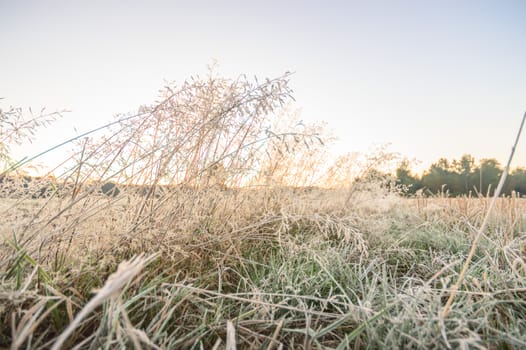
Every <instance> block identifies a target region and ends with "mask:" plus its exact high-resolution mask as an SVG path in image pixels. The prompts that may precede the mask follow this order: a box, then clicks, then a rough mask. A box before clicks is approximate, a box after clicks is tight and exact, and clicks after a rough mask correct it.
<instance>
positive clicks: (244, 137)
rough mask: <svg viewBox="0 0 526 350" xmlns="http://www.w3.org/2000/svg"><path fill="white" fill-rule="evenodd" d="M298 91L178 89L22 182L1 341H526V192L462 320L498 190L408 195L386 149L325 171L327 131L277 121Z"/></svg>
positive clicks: (5, 279) (509, 207) (503, 219)
mask: <svg viewBox="0 0 526 350" xmlns="http://www.w3.org/2000/svg"><path fill="white" fill-rule="evenodd" d="M289 94H290V90H289V89H288V87H287V76H285V77H281V78H278V79H276V80H268V81H266V82H263V83H258V82H256V83H251V82H249V81H247V80H246V79H245V78H243V77H241V78H240V79H238V80H234V81H232V80H226V79H220V78H217V77H214V76H213V74H211V75H210V76H209V77H207V78H205V79H200V78H196V79H195V80H193V81H191V82H189V83H185V84H183V85H182V86H179V87H176V86H169V87H167V88H166V89H165V90H163V93H162V98H161V101H160V102H159V103H157V104H156V105H154V106H152V107H144V108H142V109H141V111H140V112H139V113H137V114H134V115H130V116H126V117H120V118H121V119H119V120H118V121H117V122H115V123H114V124H112V126H110V127H109V128H108V129H106V133H105V134H104V135H102V136H101V137H98V138H93V139H86V140H84V139H83V140H80V141H79V143H78V148H77V149H78V152H76V153H75V154H74V155H73V156H72V157H71V158H70V159H69V160H68V161H66V162H65V163H64V164H63V166H62V168H61V169H63V174H61V175H59V176H57V177H56V178H53V179H48V178H45V179H43V180H41V181H40V182H34V181H32V182H29V183H27V181H26V182H25V183H24V180H23V178H19V177H18V178H17V177H11V178H10V180H9V181H6V180H5V179H4V181H3V182H2V184H1V186H0V187H1V191H0V192H1V193H2V196H3V198H2V199H1V200H0V220H1V222H2V223H3V225H1V226H0V230H1V231H0V237H2V238H3V240H2V241H1V242H0V243H1V245H0V277H1V280H2V284H1V287H0V288H1V289H0V299H1V300H0V317H1V322H0V347H11V348H12V349H21V348H31V349H45V348H51V347H53V346H54V347H55V348H56V349H58V348H78V349H95V348H107V349H113V348H139V349H140V348H144V349H150V348H151V349H157V348H160V349H165V348H167V349H179V348H182V349H204V348H213V349H234V348H239V349H241V348H247V349H249V348H258V349H259V348H263V349H282V348H299V349H313V348H319V349H325V348H338V349H344V348H349V347H354V348H422V349H427V348H466V349H467V348H511V349H515V348H516V349H518V348H524V347H526V340H525V339H524V334H526V321H525V320H526V302H525V301H524V300H526V298H525V297H526V261H525V247H526V235H524V232H525V230H526V219H525V218H524V212H525V206H526V201H525V200H523V199H519V198H503V199H499V200H498V201H497V205H496V208H495V210H494V211H493V213H492V215H491V216H490V219H489V224H488V227H487V229H486V230H485V231H484V235H483V236H482V239H481V242H480V244H479V245H478V249H477V250H476V251H475V253H474V255H473V262H472V264H471V265H470V266H469V267H468V270H467V273H466V276H465V278H464V279H463V283H462V285H461V286H460V289H459V291H458V294H457V296H456V298H455V300H454V302H453V304H452V308H451V311H450V314H449V316H448V317H447V318H446V319H445V320H444V319H443V318H441V317H440V313H441V310H442V309H443V307H444V305H445V303H446V301H447V298H448V296H449V295H450V292H451V286H452V285H453V283H454V282H455V281H456V279H457V278H458V275H459V272H460V269H461V267H462V263H463V262H464V261H465V259H466V256H467V255H468V252H469V250H470V245H471V242H472V240H473V238H474V236H475V234H476V232H477V228H478V227H480V224H481V222H482V220H483V218H484V215H485V214H486V211H487V208H488V205H489V199H488V198H458V199H451V198H425V197H420V198H411V199H407V198H402V197H401V196H399V193H398V190H397V189H396V188H394V187H393V186H390V185H389V183H388V182H389V179H386V178H380V179H379V178H376V177H374V176H371V174H372V172H371V169H373V168H374V167H376V166H378V165H381V164H383V163H385V162H389V161H391V160H392V157H391V156H390V155H385V153H384V154H381V156H377V155H374V156H371V157H365V158H363V159H361V160H360V159H359V158H356V157H354V156H346V157H342V158H340V159H338V160H337V161H336V162H335V163H334V164H332V165H331V164H324V160H326V158H324V157H325V155H326V153H325V152H326V151H325V148H324V147H323V142H321V140H320V139H319V137H320V133H321V132H322V129H320V128H319V127H318V126H301V125H300V126H298V125H296V126H297V127H298V128H297V129H294V128H293V129H292V130H284V129H280V128H281V126H279V127H277V128H275V129H272V125H273V123H274V121H275V120H274V119H273V117H275V116H279V115H280V113H282V112H281V111H282V109H281V107H282V105H284V104H285V103H286V100H287V98H288V97H289ZM278 124H279V123H278ZM293 124H294V123H289V124H287V125H288V127H289V128H290V127H294V125H293ZM117 126H118V127H117ZM360 161H361V163H360ZM325 163H326V161H325ZM358 163H360V164H358ZM321 165H323V167H321ZM298 169H301V171H299V170H298ZM358 177H359V178H360V179H361V180H360V181H357V182H356V181H354V180H356V178H358ZM108 181H113V182H115V183H118V187H119V193H118V195H116V196H111V195H110V196H108V195H104V194H102V193H100V188H101V186H102V185H104V184H106V183H107V182H108ZM353 181H354V182H353ZM291 182H292V184H293V185H297V186H302V187H299V188H298V187H293V186H285V185H284V184H290V183H291ZM350 184H352V185H350ZM315 185H317V186H315ZM43 186H45V188H46V189H47V191H42V188H43ZM330 186H333V187H337V189H330V188H329V187H330ZM43 193H44V194H46V196H45V198H33V197H39V196H41V195H42V194H43Z"/></svg>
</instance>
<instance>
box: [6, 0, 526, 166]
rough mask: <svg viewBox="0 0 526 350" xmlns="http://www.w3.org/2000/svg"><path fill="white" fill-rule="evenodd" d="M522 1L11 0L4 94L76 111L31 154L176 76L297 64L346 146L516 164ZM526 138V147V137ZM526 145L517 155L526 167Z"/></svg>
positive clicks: (300, 101)
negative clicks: (213, 65)
mask: <svg viewBox="0 0 526 350" xmlns="http://www.w3.org/2000/svg"><path fill="white" fill-rule="evenodd" d="M525 13H526V3H525V2H523V1H499V2H496V1H477V2H473V1H440V2H438V1H436V2H431V1H425V2H422V1H367V2H365V1H324V2H320V1H287V2H283V1H266V2H257V3H256V2H247V1H230V0H227V1H221V2H216V1H193V2H188V3H186V4H184V3H183V2H174V1H148V2H139V1H90V2H77V1H76V2H69V1H46V2H39V1H16V2H7V1H2V2H0V42H2V55H1V57H0V63H1V64H0V97H3V98H4V100H3V101H2V104H3V105H4V106H5V105H13V106H20V107H33V108H35V109H38V108H41V107H47V109H48V110H57V109H68V110H70V111H71V112H70V113H67V114H66V115H65V116H64V118H63V119H62V120H60V121H59V122H56V123H55V124H53V126H51V127H50V128H48V129H45V130H42V131H41V132H40V133H39V136H38V139H37V140H36V142H35V143H33V144H32V145H29V146H25V147H23V148H20V149H17V150H16V152H17V153H16V156H17V157H23V156H31V155H33V154H35V153H37V151H40V150H42V149H45V148H46V147H48V146H53V145H55V144H57V143H58V142H60V141H63V140H65V139H67V138H69V137H73V136H75V135H77V134H80V133H81V132H83V131H86V130H89V129H91V128H94V127H97V126H99V125H102V124H104V123H105V122H107V121H108V120H110V119H111V117H112V116H113V115H114V114H116V113H126V112H129V111H133V110H135V109H136V108H137V107H138V106H140V105H141V104H149V103H152V102H153V101H154V100H155V98H156V95H157V91H158V90H159V88H161V87H162V86H163V84H164V80H165V79H166V80H169V81H172V80H175V81H180V82H182V81H183V80H185V79H187V78H189V77H190V76H191V75H195V74H204V73H206V67H207V65H208V64H210V62H213V61H214V60H217V62H218V63H219V68H218V69H219V71H220V73H221V74H223V75H225V76H229V77H236V76H238V75H239V74H247V75H249V76H252V75H254V76H257V77H258V78H265V77H270V78H271V77H275V76H279V75H280V74H282V73H284V72H285V71H292V72H294V75H293V76H292V80H291V84H292V88H293V89H294V97H295V99H296V102H295V103H294V106H293V108H301V118H302V119H304V120H306V121H326V122H327V123H328V126H329V128H330V129H332V130H334V134H335V135H336V136H337V137H338V138H339V141H338V143H337V145H336V146H335V152H337V153H342V152H352V151H365V150H367V149H368V148H369V147H370V146H371V145H374V144H386V143H390V144H391V146H390V150H392V151H395V152H400V153H401V154H403V155H405V156H407V157H409V158H415V159H417V160H418V161H420V162H421V167H422V168H425V167H427V166H428V165H429V164H430V163H431V162H434V161H435V160H436V159H437V158H439V157H447V158H458V157H460V156H461V155H462V154H464V153H470V154H472V155H474V156H475V157H476V158H489V157H494V158H497V159H498V160H499V161H500V162H501V163H503V162H505V160H506V157H507V155H508V153H509V151H510V147H511V144H512V141H513V138H514V136H515V133H516V130H517V127H518V125H519V122H520V118H521V116H522V114H523V113H524V111H525V109H526V98H525V97H526V84H525V83H524V82H525V81H526V65H525V64H524V62H526V45H524V37H525V35H526V22H525V21H524V14H525ZM522 148H523V147H522ZM522 148H521V147H519V149H518V151H517V154H516V158H515V161H514V165H515V166H526V152H525V151H523V150H522Z"/></svg>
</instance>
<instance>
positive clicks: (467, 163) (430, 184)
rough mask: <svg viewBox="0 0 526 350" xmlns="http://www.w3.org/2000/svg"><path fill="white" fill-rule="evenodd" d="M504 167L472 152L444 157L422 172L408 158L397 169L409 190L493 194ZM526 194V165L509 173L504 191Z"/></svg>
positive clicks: (454, 193)
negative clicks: (414, 169)
mask: <svg viewBox="0 0 526 350" xmlns="http://www.w3.org/2000/svg"><path fill="white" fill-rule="evenodd" d="M503 171H504V169H503V167H502V166H501V164H500V163H499V162H498V161H497V160H496V159H493V158H492V159H481V160H480V161H479V162H476V161H475V158H474V157H472V156H471V155H469V154H465V155H463V156H462V157H461V158H460V159H459V160H456V159H454V160H452V161H449V160H447V159H445V158H440V159H439V160H438V161H437V162H436V163H433V164H431V166H430V167H429V169H427V170H426V171H424V173H423V174H422V175H420V176H419V175H417V174H414V173H412V172H411V169H410V166H409V162H408V161H404V162H402V163H401V165H400V166H399V167H398V169H397V170H396V182H397V184H398V185H400V186H402V187H403V188H404V189H405V191H406V193H407V194H409V195H411V194H415V193H417V192H423V193H424V194H437V193H447V194H448V195H451V196H461V195H470V194H471V195H484V196H486V195H488V194H489V195H493V193H494V191H495V189H496V188H497V185H498V183H499V180H500V176H501V175H502V173H503ZM512 192H515V193H517V195H523V196H524V195H526V168H516V169H514V170H513V171H511V173H510V174H508V178H507V180H506V183H505V185H504V188H503V191H502V193H503V194H506V195H510V194H512Z"/></svg>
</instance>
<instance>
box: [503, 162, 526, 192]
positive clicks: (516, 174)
mask: <svg viewBox="0 0 526 350" xmlns="http://www.w3.org/2000/svg"><path fill="white" fill-rule="evenodd" d="M512 191H515V192H516V193H517V194H518V195H520V196H525V195H526V168H517V169H515V170H514V171H513V172H512V173H511V174H510V176H509V177H508V181H507V184H506V186H505V192H506V193H507V194H511V192H512Z"/></svg>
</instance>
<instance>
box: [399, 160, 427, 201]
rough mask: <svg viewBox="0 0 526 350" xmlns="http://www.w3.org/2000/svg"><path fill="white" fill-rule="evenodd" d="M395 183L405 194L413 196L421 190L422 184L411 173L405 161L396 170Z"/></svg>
mask: <svg viewBox="0 0 526 350" xmlns="http://www.w3.org/2000/svg"><path fill="white" fill-rule="evenodd" d="M396 183H397V184H398V185H401V186H402V187H403V188H404V189H405V190H406V193H407V194H414V193H416V191H418V190H419V189H421V188H422V182H421V181H420V179H419V178H418V176H416V175H413V174H412V173H411V170H410V168H409V162H408V161H407V160H404V161H403V162H402V163H401V164H400V166H399V167H398V169H396Z"/></svg>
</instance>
